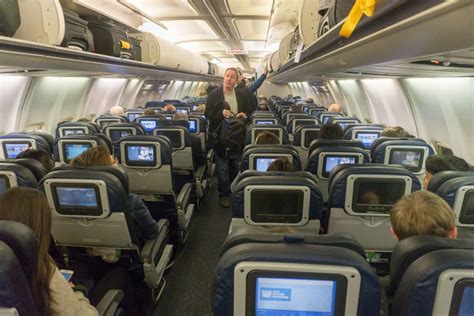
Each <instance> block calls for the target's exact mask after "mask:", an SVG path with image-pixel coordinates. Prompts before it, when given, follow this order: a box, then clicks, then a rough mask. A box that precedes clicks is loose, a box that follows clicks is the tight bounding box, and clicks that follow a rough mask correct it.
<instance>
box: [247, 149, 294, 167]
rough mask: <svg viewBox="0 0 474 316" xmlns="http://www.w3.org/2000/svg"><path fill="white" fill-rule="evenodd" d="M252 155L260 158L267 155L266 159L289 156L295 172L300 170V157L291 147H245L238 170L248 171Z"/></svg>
mask: <svg viewBox="0 0 474 316" xmlns="http://www.w3.org/2000/svg"><path fill="white" fill-rule="evenodd" d="M252 155H254V156H255V155H257V156H262V157H265V155H268V157H270V156H275V155H276V156H277V155H290V156H291V158H292V164H293V166H294V168H295V170H297V171H300V170H301V161H300V157H299V155H298V152H297V151H296V149H295V148H294V147H293V146H292V145H247V146H245V148H244V150H243V153H242V156H241V158H240V170H248V169H250V167H251V164H252V161H251V158H252ZM255 168H256V166H254V169H255ZM255 170H256V169H255ZM261 171H264V170H261Z"/></svg>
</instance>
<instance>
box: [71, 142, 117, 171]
mask: <svg viewBox="0 0 474 316" xmlns="http://www.w3.org/2000/svg"><path fill="white" fill-rule="evenodd" d="M111 165H113V162H112V159H111V157H110V152H109V149H108V148H107V147H106V146H104V145H99V146H97V147H92V148H89V149H88V150H87V151H85V152H83V153H82V154H81V155H79V156H77V157H76V158H74V159H73V160H72V161H71V166H73V167H92V166H111Z"/></svg>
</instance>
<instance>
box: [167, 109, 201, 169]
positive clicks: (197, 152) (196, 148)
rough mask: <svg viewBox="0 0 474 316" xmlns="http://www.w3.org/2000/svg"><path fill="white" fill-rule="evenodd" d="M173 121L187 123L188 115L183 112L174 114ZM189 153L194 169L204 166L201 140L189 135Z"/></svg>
mask: <svg viewBox="0 0 474 316" xmlns="http://www.w3.org/2000/svg"><path fill="white" fill-rule="evenodd" d="M173 120H174V121H179V120H183V121H186V122H187V121H188V115H187V114H186V113H184V112H175V113H174V115H173ZM191 152H192V154H193V164H194V169H197V168H198V167H200V166H203V165H204V164H206V154H205V153H204V152H203V151H202V147H201V140H200V139H199V137H197V136H195V135H191Z"/></svg>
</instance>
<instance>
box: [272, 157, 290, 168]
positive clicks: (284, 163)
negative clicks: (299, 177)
mask: <svg viewBox="0 0 474 316" xmlns="http://www.w3.org/2000/svg"><path fill="white" fill-rule="evenodd" d="M267 171H295V167H293V164H292V163H291V162H290V161H289V160H288V158H286V157H282V158H278V159H276V160H274V161H273V162H272V163H271V164H270V165H269V166H268V168H267Z"/></svg>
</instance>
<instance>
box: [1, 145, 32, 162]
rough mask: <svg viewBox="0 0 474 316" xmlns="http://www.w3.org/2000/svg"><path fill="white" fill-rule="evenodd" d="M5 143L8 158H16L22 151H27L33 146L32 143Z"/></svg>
mask: <svg viewBox="0 0 474 316" xmlns="http://www.w3.org/2000/svg"><path fill="white" fill-rule="evenodd" d="M3 145H4V147H5V152H6V158H7V159H15V158H16V157H17V156H18V155H19V154H20V153H21V152H22V151H25V150H27V149H28V148H30V147H31V144H30V143H18V144H12V143H10V144H8V143H4V144H3Z"/></svg>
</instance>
